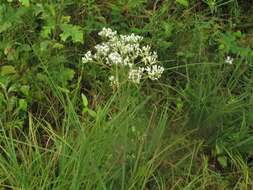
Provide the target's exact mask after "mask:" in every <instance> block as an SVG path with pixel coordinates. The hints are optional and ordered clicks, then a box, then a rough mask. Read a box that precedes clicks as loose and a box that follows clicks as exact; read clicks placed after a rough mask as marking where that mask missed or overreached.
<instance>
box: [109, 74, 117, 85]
mask: <svg viewBox="0 0 253 190" xmlns="http://www.w3.org/2000/svg"><path fill="white" fill-rule="evenodd" d="M109 81H110V82H111V83H110V84H111V86H119V81H118V79H116V77H115V76H113V75H111V76H110V77H109Z"/></svg>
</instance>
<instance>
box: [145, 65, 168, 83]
mask: <svg viewBox="0 0 253 190" xmlns="http://www.w3.org/2000/svg"><path fill="white" fill-rule="evenodd" d="M145 70H146V71H147V73H148V77H149V78H150V79H151V80H158V79H159V78H160V77H161V75H162V73H163V71H164V68H163V67H162V66H159V65H152V66H149V67H146V69H145Z"/></svg>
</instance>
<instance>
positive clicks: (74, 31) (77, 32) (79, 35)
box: [60, 24, 83, 43]
mask: <svg viewBox="0 0 253 190" xmlns="http://www.w3.org/2000/svg"><path fill="white" fill-rule="evenodd" d="M61 29H62V31H63V32H62V33H61V34H60V37H61V40H62V41H64V42H65V41H66V40H67V39H68V38H69V37H71V38H72V41H73V42H74V43H76V42H80V43H83V32H82V30H81V27H80V26H75V25H72V24H62V25H61Z"/></svg>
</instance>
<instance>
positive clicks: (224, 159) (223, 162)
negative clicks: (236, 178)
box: [217, 156, 228, 168]
mask: <svg viewBox="0 0 253 190" xmlns="http://www.w3.org/2000/svg"><path fill="white" fill-rule="evenodd" d="M217 160H218V162H219V164H220V165H221V166H222V167H223V168H226V167H227V166H228V162H227V157H226V156H219V157H218V158H217Z"/></svg>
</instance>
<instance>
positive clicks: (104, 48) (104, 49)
mask: <svg viewBox="0 0 253 190" xmlns="http://www.w3.org/2000/svg"><path fill="white" fill-rule="evenodd" d="M95 49H96V50H97V53H96V57H99V55H103V56H106V55H107V54H108V53H109V51H110V47H109V46H108V44H106V43H102V44H98V45H96V46H95Z"/></svg>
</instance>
